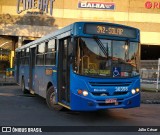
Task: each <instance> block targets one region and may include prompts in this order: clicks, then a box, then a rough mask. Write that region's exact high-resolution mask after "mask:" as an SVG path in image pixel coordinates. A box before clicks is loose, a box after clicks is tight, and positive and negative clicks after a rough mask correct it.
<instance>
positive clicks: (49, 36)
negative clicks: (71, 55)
mask: <svg viewBox="0 0 160 135" xmlns="http://www.w3.org/2000/svg"><path fill="white" fill-rule="evenodd" d="M85 23H90V24H91V23H93V24H109V25H115V26H119V27H126V28H131V29H136V30H137V31H139V29H137V28H134V27H130V26H126V25H122V24H116V23H109V22H89V21H88V22H75V23H72V24H70V25H68V26H66V27H64V28H62V29H59V30H56V31H54V32H52V33H50V34H47V35H45V36H44V37H41V38H39V39H37V40H35V41H32V42H30V43H28V44H25V45H23V46H21V47H19V48H16V51H20V50H21V49H24V48H27V47H30V46H34V45H36V44H38V43H41V42H43V41H47V40H49V39H52V38H54V37H56V36H58V35H60V34H63V33H65V32H68V31H71V30H72V29H73V27H74V26H76V25H77V26H78V25H82V26H83V25H84V24H85Z"/></svg>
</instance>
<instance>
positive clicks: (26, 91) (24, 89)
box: [21, 78, 29, 94]
mask: <svg viewBox="0 0 160 135" xmlns="http://www.w3.org/2000/svg"><path fill="white" fill-rule="evenodd" d="M24 82H25V81H24V78H22V81H21V90H22V92H23V94H27V93H29V91H28V90H27V89H26V88H25V83H24Z"/></svg>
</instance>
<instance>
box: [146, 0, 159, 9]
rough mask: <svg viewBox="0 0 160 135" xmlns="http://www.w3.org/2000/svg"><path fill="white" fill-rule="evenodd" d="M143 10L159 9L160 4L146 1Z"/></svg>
mask: <svg viewBox="0 0 160 135" xmlns="http://www.w3.org/2000/svg"><path fill="white" fill-rule="evenodd" d="M145 8H147V9H160V2H151V1H147V2H146V3H145Z"/></svg>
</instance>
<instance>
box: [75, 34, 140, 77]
mask: <svg viewBox="0 0 160 135" xmlns="http://www.w3.org/2000/svg"><path fill="white" fill-rule="evenodd" d="M76 42H77V43H76V49H75V50H76V52H75V54H76V55H75V62H74V64H73V68H74V72H75V73H77V74H80V75H85V76H91V77H93V76H94V77H99V76H104V77H134V76H137V75H139V73H138V67H139V64H138V62H139V53H138V48H139V47H138V45H139V43H138V42H128V41H116V40H107V39H98V38H83V37H79V38H77V40H76Z"/></svg>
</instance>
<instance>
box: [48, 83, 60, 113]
mask: <svg viewBox="0 0 160 135" xmlns="http://www.w3.org/2000/svg"><path fill="white" fill-rule="evenodd" d="M46 102H47V105H48V107H49V108H50V109H51V110H56V111H60V110H62V109H63V106H60V105H58V104H56V94H55V90H54V87H53V86H51V87H49V89H48V90H47V95H46Z"/></svg>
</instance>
